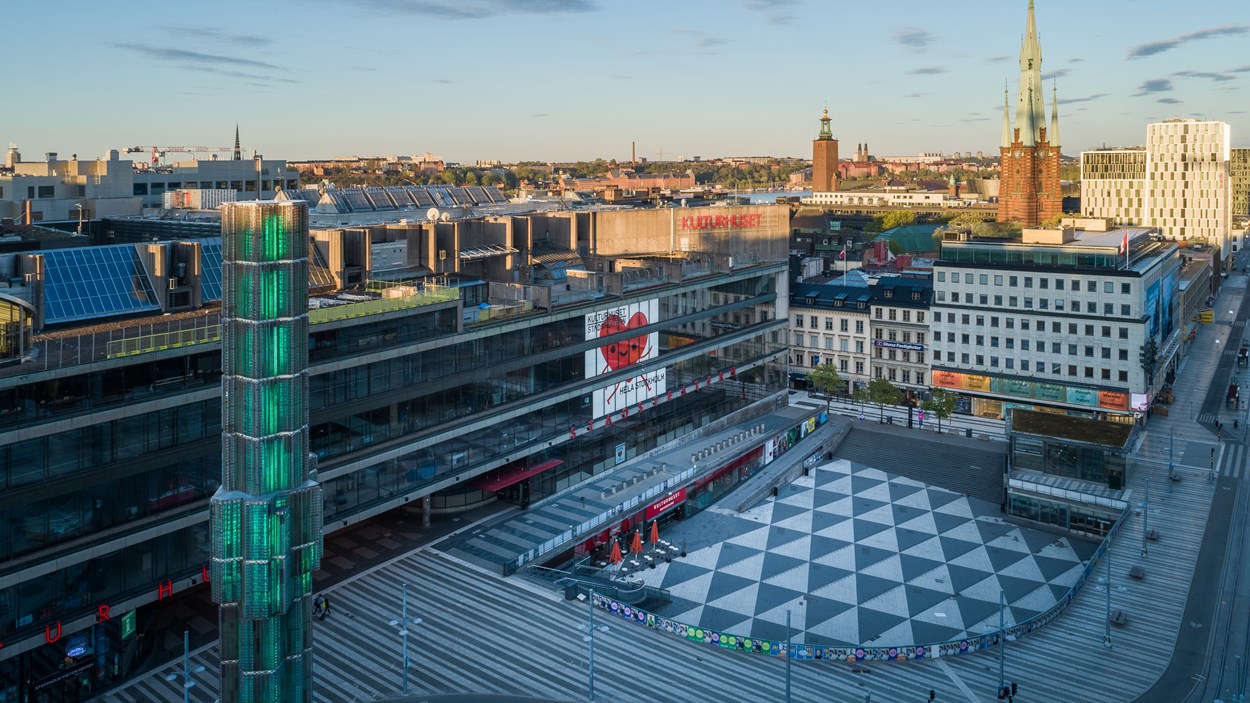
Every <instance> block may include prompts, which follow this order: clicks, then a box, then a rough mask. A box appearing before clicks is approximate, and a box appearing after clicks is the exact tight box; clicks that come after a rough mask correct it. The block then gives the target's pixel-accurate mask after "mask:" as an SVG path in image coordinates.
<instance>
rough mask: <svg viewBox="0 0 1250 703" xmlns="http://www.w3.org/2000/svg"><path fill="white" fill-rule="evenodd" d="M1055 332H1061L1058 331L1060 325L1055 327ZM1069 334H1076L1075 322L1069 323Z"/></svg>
mask: <svg viewBox="0 0 1250 703" xmlns="http://www.w3.org/2000/svg"><path fill="white" fill-rule="evenodd" d="M1055 331H1056V332H1058V331H1059V329H1058V325H1056V326H1055ZM1068 334H1073V335H1074V334H1076V323H1075V322H1069V323H1068Z"/></svg>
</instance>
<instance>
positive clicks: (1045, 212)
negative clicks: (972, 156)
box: [998, 0, 1063, 227]
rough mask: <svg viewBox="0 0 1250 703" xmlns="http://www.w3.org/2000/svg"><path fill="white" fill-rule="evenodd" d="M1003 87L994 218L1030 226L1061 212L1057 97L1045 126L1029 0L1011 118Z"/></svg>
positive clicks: (1037, 45)
mask: <svg viewBox="0 0 1250 703" xmlns="http://www.w3.org/2000/svg"><path fill="white" fill-rule="evenodd" d="M1008 99H1009V96H1008V95H1007V91H1006V90H1004V91H1003V135H1002V142H1001V143H1000V144H999V147H1000V148H999V154H1000V155H1001V160H1000V163H1001V165H1002V166H1001V167H1002V175H1001V177H1000V178H1001V180H1000V181H999V186H998V221H999V222H1009V221H1010V222H1019V223H1020V224H1022V225H1024V226H1025V227H1031V226H1034V225H1037V224H1038V223H1040V222H1042V221H1044V220H1047V219H1050V218H1051V217H1054V216H1055V215H1059V214H1062V212H1063V194H1062V193H1061V192H1060V190H1059V96H1058V93H1057V92H1056V93H1055V95H1054V102H1053V103H1052V106H1051V112H1050V128H1049V129H1047V128H1046V100H1045V97H1044V96H1043V94H1042V45H1041V43H1040V42H1038V40H1037V25H1036V23H1035V22H1034V20H1033V0H1029V19H1028V24H1027V26H1026V28H1025V34H1024V43H1023V44H1022V45H1021V47H1020V96H1019V98H1018V99H1017V100H1016V121H1015V124H1014V125H1012V123H1011V112H1010V109H1009V108H1008Z"/></svg>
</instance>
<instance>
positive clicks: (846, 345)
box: [838, 338, 851, 352]
mask: <svg viewBox="0 0 1250 703" xmlns="http://www.w3.org/2000/svg"><path fill="white" fill-rule="evenodd" d="M838 350H839V351H844V352H849V351H850V350H851V340H849V339H845V338H843V339H839V340H838Z"/></svg>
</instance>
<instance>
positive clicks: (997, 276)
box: [994, 274, 1003, 286]
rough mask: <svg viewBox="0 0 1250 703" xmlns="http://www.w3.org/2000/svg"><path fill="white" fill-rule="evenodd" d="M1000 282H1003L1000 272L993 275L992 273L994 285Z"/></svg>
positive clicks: (998, 284)
mask: <svg viewBox="0 0 1250 703" xmlns="http://www.w3.org/2000/svg"><path fill="white" fill-rule="evenodd" d="M1002 284H1003V277H1002V274H995V275H994V285H996V286H1001V285H1002Z"/></svg>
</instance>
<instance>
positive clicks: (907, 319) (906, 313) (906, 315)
mask: <svg viewBox="0 0 1250 703" xmlns="http://www.w3.org/2000/svg"><path fill="white" fill-rule="evenodd" d="M903 322H911V310H904V311H903Z"/></svg>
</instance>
